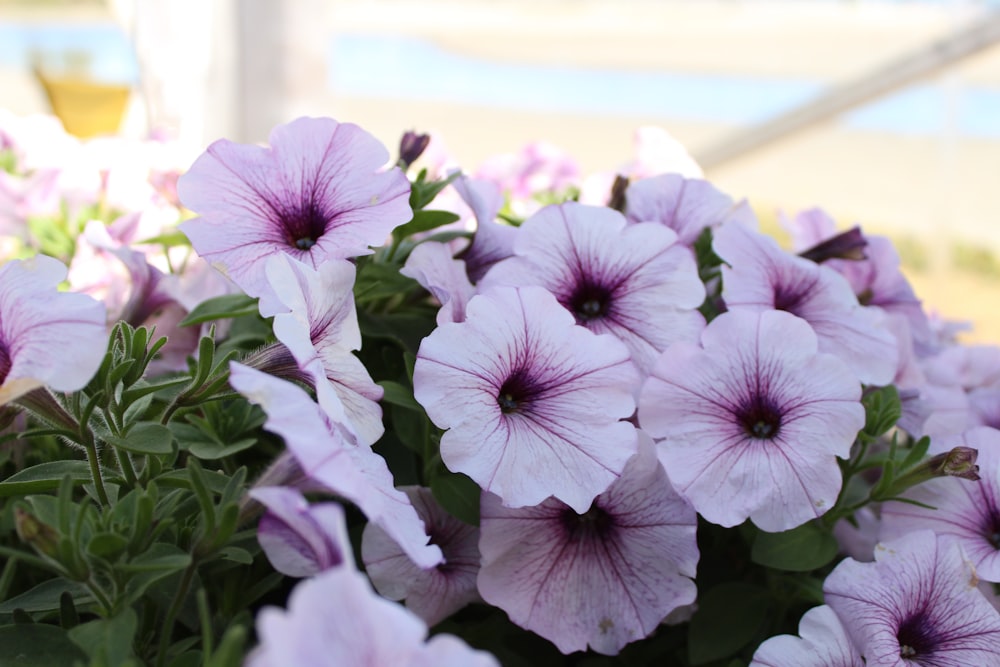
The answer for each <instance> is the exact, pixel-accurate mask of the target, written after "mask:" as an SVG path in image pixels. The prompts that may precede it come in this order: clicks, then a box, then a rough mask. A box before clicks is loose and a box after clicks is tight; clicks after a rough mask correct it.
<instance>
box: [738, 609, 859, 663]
mask: <svg viewBox="0 0 1000 667" xmlns="http://www.w3.org/2000/svg"><path fill="white" fill-rule="evenodd" d="M799 635H800V637H801V638H800V637H795V636H794V635H778V636H777V637H771V638H770V639H768V640H767V641H765V642H764V643H763V644H761V645H760V646H759V647H757V651H756V652H755V653H754V654H753V661H752V662H751V663H750V667H865V663H864V661H863V660H862V659H861V654H859V653H858V649H856V648H855V647H854V644H852V643H851V640H850V638H849V637H848V636H847V633H846V632H844V626H843V625H841V623H840V619H839V618H837V615H836V614H835V613H834V612H833V609H831V608H830V607H828V606H826V605H822V606H820V607H813V608H812V609H810V610H809V611H807V612H806V613H805V614H803V615H802V620H800V621H799Z"/></svg>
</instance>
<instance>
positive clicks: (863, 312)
mask: <svg viewBox="0 0 1000 667" xmlns="http://www.w3.org/2000/svg"><path fill="white" fill-rule="evenodd" d="M713 248H714V249H715V252H716V253H717V254H718V255H719V257H721V258H722V259H723V260H725V262H726V264H727V265H728V266H727V265H723V267H722V298H723V300H724V301H725V302H726V307H727V308H728V309H729V310H749V311H754V312H760V311H762V310H772V309H775V310H783V311H786V312H789V313H792V314H793V315H796V316H798V317H801V318H802V319H804V320H805V321H807V322H808V323H809V325H810V326H811V327H812V328H813V330H815V331H816V336H817V337H818V338H819V349H820V350H821V351H823V352H829V353H830V354H835V355H837V356H838V357H839V358H840V359H841V361H842V363H844V364H846V365H847V367H848V368H850V369H851V371H853V372H854V373H855V375H856V376H857V378H858V379H859V380H860V381H861V382H863V383H865V384H874V385H886V384H889V383H890V382H892V380H893V378H894V377H895V375H896V368H897V361H898V358H899V352H898V350H897V345H896V339H895V337H894V336H893V335H892V333H891V332H890V331H889V329H888V328H887V327H886V325H885V322H884V314H883V313H881V312H879V311H877V310H874V309H867V308H863V307H862V306H861V305H860V304H859V303H858V299H857V297H856V296H855V294H854V291H853V290H852V289H851V286H850V284H848V282H847V280H846V279H845V278H844V277H843V276H841V275H840V274H839V273H837V272H836V271H834V270H833V269H830V268H827V267H825V266H822V265H819V264H816V263H815V262H812V261H809V260H807V259H803V258H801V257H796V256H794V255H790V254H788V253H787V252H785V251H784V250H782V249H781V248H780V247H778V244H777V242H776V241H775V240H774V239H772V238H770V237H768V236H765V235H763V234H761V233H759V232H755V231H754V230H752V229H750V228H749V227H747V226H746V225H740V224H727V225H723V226H722V227H720V228H719V229H718V230H717V231H716V232H715V236H714V239H713Z"/></svg>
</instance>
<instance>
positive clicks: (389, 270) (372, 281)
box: [354, 262, 419, 304]
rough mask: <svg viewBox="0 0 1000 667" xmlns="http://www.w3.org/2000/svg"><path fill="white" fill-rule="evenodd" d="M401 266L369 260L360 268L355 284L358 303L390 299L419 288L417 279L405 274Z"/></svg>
mask: <svg viewBox="0 0 1000 667" xmlns="http://www.w3.org/2000/svg"><path fill="white" fill-rule="evenodd" d="M399 268H400V267H399V265H398V264H392V263H384V262H368V263H366V264H364V265H363V266H362V267H361V268H360V269H358V277H357V280H356V281H355V284H354V295H355V298H356V299H357V301H358V303H362V304H363V303H368V302H371V301H378V300H380V299H388V298H390V297H395V296H398V295H400V294H405V293H407V292H409V291H411V290H415V289H417V288H418V287H419V285H418V283H417V281H415V280H414V279H413V278H408V277H406V276H404V275H403V274H402V273H400V272H399Z"/></svg>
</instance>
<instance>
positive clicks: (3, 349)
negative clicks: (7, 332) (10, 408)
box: [0, 343, 11, 383]
mask: <svg viewBox="0 0 1000 667" xmlns="http://www.w3.org/2000/svg"><path fill="white" fill-rule="evenodd" d="M10 367H11V361H10V351H9V350H8V349H7V346H6V345H5V344H3V343H0V383H2V382H3V381H4V380H6V379H7V373H10Z"/></svg>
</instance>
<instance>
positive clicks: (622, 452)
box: [413, 287, 638, 512]
mask: <svg viewBox="0 0 1000 667" xmlns="http://www.w3.org/2000/svg"><path fill="white" fill-rule="evenodd" d="M637 384H638V375H637V373H636V369H635V367H634V366H633V364H632V363H631V362H630V361H629V353H628V350H627V348H626V347H625V345H624V344H622V343H621V342H619V341H618V340H616V339H615V338H612V337H611V336H598V335H595V334H593V333H591V332H590V331H587V330H586V329H584V328H583V327H579V326H577V325H576V324H575V323H574V322H573V316H572V315H571V314H570V313H569V312H568V311H566V310H564V309H563V308H562V307H560V306H559V303H558V302H557V301H556V300H555V297H553V296H552V295H551V294H549V293H548V292H547V291H545V290H544V289H542V288H541V287H523V288H510V287H500V288H495V289H493V290H489V291H487V292H485V293H484V294H480V295H478V296H476V297H473V299H472V300H471V301H469V306H468V309H467V314H466V320H465V322H462V323H455V324H445V325H442V326H440V327H438V328H437V329H436V330H435V331H434V332H433V333H431V335H430V336H428V337H427V338H425V339H424V340H423V342H422V343H421V345H420V350H419V352H418V353H417V362H416V366H415V368H414V372H413V387H414V396H415V397H416V399H417V401H419V402H420V404H421V405H423V406H424V408H425V409H426V411H427V415H428V416H429V417H430V418H431V421H433V422H434V424H436V425H437V426H438V427H439V428H442V429H448V430H447V432H446V433H445V434H444V435H443V436H442V437H441V458H442V459H443V461H444V463H445V465H447V466H448V468H449V469H451V470H453V471H456V472H463V473H465V474H466V475H468V476H469V477H471V478H472V479H473V480H474V481H475V482H476V483H477V484H479V486H480V487H481V488H482V489H483V490H485V491H490V492H491V493H494V494H496V495H498V496H500V497H501V498H502V499H503V502H504V503H505V504H506V505H508V506H510V507H523V506H525V505H536V504H538V503H540V502H542V501H543V500H545V499H546V498H548V497H549V496H555V497H556V498H558V499H559V500H562V501H563V502H565V503H566V504H568V505H570V506H571V507H573V508H574V509H575V510H577V511H578V512H585V511H586V510H587V508H588V507H590V503H591V501H593V499H594V497H595V496H596V495H597V494H599V493H602V492H603V491H604V490H605V489H607V488H608V486H609V485H610V484H611V482H613V481H614V480H615V479H617V477H618V475H619V473H621V470H622V468H624V467H625V462H626V461H627V460H628V459H629V458H630V457H631V456H632V454H633V453H634V452H635V447H636V445H635V442H636V441H635V427H634V426H632V425H631V424H629V423H628V422H624V421H620V420H621V419H624V418H627V417H629V416H630V415H631V414H632V413H633V411H634V409H635V402H634V399H633V392H634V391H635V387H636V385H637Z"/></svg>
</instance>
